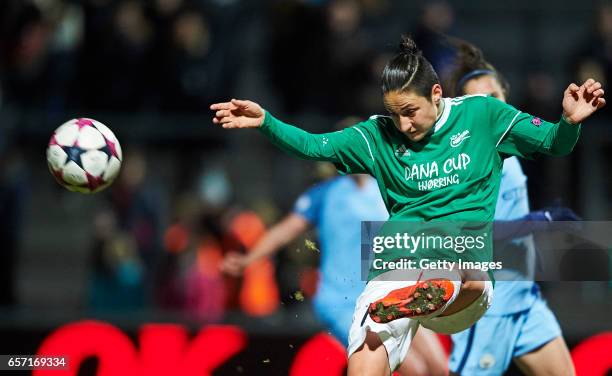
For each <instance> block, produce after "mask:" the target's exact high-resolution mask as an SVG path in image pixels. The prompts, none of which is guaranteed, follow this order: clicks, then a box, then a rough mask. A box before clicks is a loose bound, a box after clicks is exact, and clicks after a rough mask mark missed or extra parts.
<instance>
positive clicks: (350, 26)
mask: <svg viewBox="0 0 612 376" xmlns="http://www.w3.org/2000/svg"><path fill="white" fill-rule="evenodd" d="M362 17H363V9H362V6H361V4H360V3H359V1H357V0H332V1H330V2H329V4H328V6H327V23H328V29H329V32H330V34H329V37H328V38H327V43H328V44H329V46H328V47H327V50H328V51H329V62H328V63H327V72H328V73H327V74H328V82H327V86H328V87H330V88H333V90H319V93H320V94H319V95H323V93H327V95H328V97H327V98H326V100H325V102H324V104H325V106H324V107H323V108H322V109H323V110H325V111H326V113H329V114H330V115H344V114H346V113H347V112H352V113H357V114H360V113H362V114H364V115H365V114H366V113H367V110H366V109H368V108H370V107H369V106H368V103H367V100H368V99H369V97H368V96H367V95H365V92H366V90H368V89H369V88H372V87H374V88H376V94H377V95H380V94H379V90H378V88H379V82H378V81H379V80H380V77H379V76H378V75H376V76H374V75H372V74H371V64H372V60H373V55H374V53H373V49H372V47H371V46H372V41H371V40H370V38H369V34H367V33H366V32H365V29H364V28H363V24H362Z"/></svg>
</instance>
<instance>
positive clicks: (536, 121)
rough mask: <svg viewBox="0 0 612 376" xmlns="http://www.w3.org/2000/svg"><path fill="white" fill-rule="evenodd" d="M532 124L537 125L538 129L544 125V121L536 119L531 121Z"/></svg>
mask: <svg viewBox="0 0 612 376" xmlns="http://www.w3.org/2000/svg"><path fill="white" fill-rule="evenodd" d="M531 124H533V125H535V126H536V127H539V126H540V125H542V119H540V118H539V117H534V118H533V119H531Z"/></svg>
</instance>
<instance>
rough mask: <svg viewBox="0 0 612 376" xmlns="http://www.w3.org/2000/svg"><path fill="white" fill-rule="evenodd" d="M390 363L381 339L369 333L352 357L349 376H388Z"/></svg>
mask: <svg viewBox="0 0 612 376" xmlns="http://www.w3.org/2000/svg"><path fill="white" fill-rule="evenodd" d="M388 374H389V361H388V359H387V350H385V348H384V346H383V344H382V342H381V340H380V337H378V334H376V333H374V332H368V334H367V335H366V339H365V341H364V343H363V345H361V347H360V348H359V349H358V350H357V351H356V352H355V353H354V354H352V355H351V357H350V358H349V364H348V376H366V375H388Z"/></svg>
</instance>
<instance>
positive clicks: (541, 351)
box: [449, 41, 576, 375]
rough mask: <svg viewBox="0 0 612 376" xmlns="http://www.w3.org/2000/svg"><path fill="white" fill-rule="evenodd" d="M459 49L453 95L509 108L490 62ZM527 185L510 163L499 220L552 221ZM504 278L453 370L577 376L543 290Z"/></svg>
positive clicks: (522, 278)
mask: <svg viewBox="0 0 612 376" xmlns="http://www.w3.org/2000/svg"><path fill="white" fill-rule="evenodd" d="M456 44H457V50H458V53H457V63H456V66H455V68H454V70H453V72H452V73H451V82H450V87H451V90H452V93H453V94H454V95H457V96H459V95H466V94H467V95H470V94H488V95H491V96H493V97H495V98H497V99H499V100H501V101H503V102H506V97H507V95H508V84H507V82H506V81H505V79H504V78H503V77H502V76H501V75H500V73H499V72H497V70H496V69H495V68H494V67H493V66H492V65H491V64H490V63H489V62H487V61H486V60H485V59H484V57H483V55H482V52H481V51H480V50H479V49H478V48H477V47H475V46H473V45H471V44H470V43H467V42H465V41H457V43H456ZM526 181H527V177H526V176H525V174H523V170H522V169H521V165H520V163H519V161H518V159H517V158H516V157H510V158H507V159H505V160H504V165H503V174H502V178H501V184H500V190H499V195H498V199H497V205H496V209H495V219H496V220H498V221H512V220H522V221H532V220H536V219H537V218H543V219H544V220H547V219H546V217H545V215H544V214H546V212H543V211H540V212H534V213H529V201H528V197H527V183H526ZM567 213H571V211H570V210H569V209H566V210H562V211H557V212H555V211H552V212H548V218H549V219H550V220H567V219H572V218H571V216H567V215H566V214H567ZM557 214H562V215H563V216H562V217H559V216H558V215H557ZM573 219H576V217H575V216H574V218H573ZM529 227H531V226H529ZM520 245H521V246H523V247H524V249H525V252H526V257H530V254H531V257H535V255H534V254H533V252H535V250H534V249H533V247H534V245H533V241H532V239H531V238H529V237H527V238H522V239H521V242H520ZM503 273H504V274H505V275H504V276H501V275H499V278H497V279H498V281H497V284H496V285H495V297H494V299H493V304H492V306H491V308H489V310H487V312H486V313H485V315H484V316H483V317H482V318H481V319H480V320H479V321H478V322H477V323H476V324H474V325H473V326H471V327H470V328H469V329H468V330H465V331H463V332H460V333H456V334H453V336H452V339H453V350H452V353H451V359H450V365H449V367H450V370H451V371H452V372H454V373H456V374H465V375H485V374H486V375H490V374H496V375H497V374H499V375H501V374H503V373H504V372H505V371H506V370H507V368H508V366H509V365H510V361H512V359H514V361H515V362H516V364H517V365H518V366H519V368H520V369H521V370H522V371H523V372H524V373H525V374H527V375H573V374H574V372H573V369H574V367H573V364H572V360H571V357H570V354H569V350H568V349H567V345H566V344H565V341H564V340H563V337H561V328H560V327H559V324H558V322H557V320H556V318H555V316H554V314H553V313H552V311H551V310H550V308H548V306H547V305H546V302H545V301H544V299H543V298H542V297H541V295H540V291H539V287H538V286H537V284H536V283H535V282H532V281H529V278H533V276H527V275H520V274H518V272H513V273H512V274H510V272H509V271H507V270H505V271H503ZM496 277H497V274H496ZM501 279H504V280H503V281H502V280H501ZM509 279H510V280H509ZM512 279H515V280H514V281H511V280H512Z"/></svg>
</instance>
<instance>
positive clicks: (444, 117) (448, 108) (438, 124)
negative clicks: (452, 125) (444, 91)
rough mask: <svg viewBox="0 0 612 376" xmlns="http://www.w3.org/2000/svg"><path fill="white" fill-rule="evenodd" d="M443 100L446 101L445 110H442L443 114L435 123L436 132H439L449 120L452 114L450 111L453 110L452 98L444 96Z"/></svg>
mask: <svg viewBox="0 0 612 376" xmlns="http://www.w3.org/2000/svg"><path fill="white" fill-rule="evenodd" d="M442 100H443V101H444V110H442V115H441V116H440V118H439V119H438V120H437V121H436V123H435V124H434V132H437V131H439V130H440V128H442V126H443V125H444V123H446V120H448V115H450V111H451V101H450V98H442Z"/></svg>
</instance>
